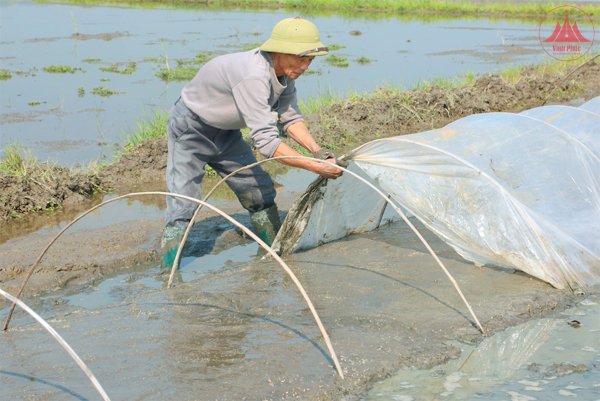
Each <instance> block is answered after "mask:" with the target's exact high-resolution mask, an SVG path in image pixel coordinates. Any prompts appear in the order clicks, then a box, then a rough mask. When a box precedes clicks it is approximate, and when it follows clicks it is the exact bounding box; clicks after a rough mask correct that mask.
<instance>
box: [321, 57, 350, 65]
mask: <svg viewBox="0 0 600 401" xmlns="http://www.w3.org/2000/svg"><path fill="white" fill-rule="evenodd" d="M325 62H326V63H327V64H329V65H331V66H333V67H338V68H347V67H349V66H350V64H349V63H348V57H344V56H336V55H335V54H330V55H329V56H327V58H325Z"/></svg>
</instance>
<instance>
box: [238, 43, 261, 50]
mask: <svg viewBox="0 0 600 401" xmlns="http://www.w3.org/2000/svg"><path fill="white" fill-rule="evenodd" d="M261 46H262V43H244V44H243V45H242V47H241V48H240V51H241V52H247V51H250V50H252V49H256V48H257V47H261Z"/></svg>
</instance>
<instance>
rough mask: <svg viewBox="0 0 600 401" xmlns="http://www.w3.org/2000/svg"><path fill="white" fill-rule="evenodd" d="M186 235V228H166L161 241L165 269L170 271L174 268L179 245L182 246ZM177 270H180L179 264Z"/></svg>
mask: <svg viewBox="0 0 600 401" xmlns="http://www.w3.org/2000/svg"><path fill="white" fill-rule="evenodd" d="M184 233H185V228H183V227H165V229H164V231H163V236H162V239H161V241H160V250H161V257H160V259H161V267H162V268H163V269H169V270H170V269H171V268H172V267H173V262H174V261H175V256H177V250H179V244H181V240H182V239H183V234H184ZM180 261H181V260H180ZM177 270H179V263H177Z"/></svg>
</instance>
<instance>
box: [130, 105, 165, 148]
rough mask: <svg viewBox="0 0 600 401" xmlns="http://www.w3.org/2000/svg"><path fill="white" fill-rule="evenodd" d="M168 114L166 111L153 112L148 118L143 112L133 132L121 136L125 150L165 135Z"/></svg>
mask: <svg viewBox="0 0 600 401" xmlns="http://www.w3.org/2000/svg"><path fill="white" fill-rule="evenodd" d="M168 118H169V113H168V112H166V111H158V110H156V111H154V113H153V114H152V115H151V116H149V115H148V114H146V110H144V116H143V117H142V118H140V119H139V120H138V121H137V126H136V128H135V130H133V131H132V130H131V129H129V130H128V132H127V133H125V134H124V135H123V136H122V140H123V141H124V142H125V144H126V146H125V149H128V148H131V147H133V146H136V145H139V144H140V143H142V142H143V141H145V140H147V139H155V138H159V137H161V136H165V135H167V119H168Z"/></svg>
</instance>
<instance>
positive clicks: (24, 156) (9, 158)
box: [0, 141, 38, 176]
mask: <svg viewBox="0 0 600 401" xmlns="http://www.w3.org/2000/svg"><path fill="white" fill-rule="evenodd" d="M1 154H2V156H0V171H2V172H3V173H4V174H6V175H20V176H27V172H28V171H29V169H30V168H31V167H33V166H35V165H36V164H37V162H38V159H37V157H34V156H32V155H31V150H30V149H29V148H26V147H24V146H23V145H22V144H21V143H20V142H19V141H14V142H13V141H9V142H8V144H7V145H6V147H5V148H4V150H2V152H1Z"/></svg>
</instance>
